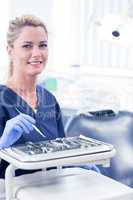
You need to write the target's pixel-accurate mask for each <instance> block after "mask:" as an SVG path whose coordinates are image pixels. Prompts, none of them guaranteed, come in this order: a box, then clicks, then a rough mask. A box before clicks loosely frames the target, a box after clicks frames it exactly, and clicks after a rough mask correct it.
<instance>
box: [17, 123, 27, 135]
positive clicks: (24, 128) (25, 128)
mask: <svg viewBox="0 0 133 200" xmlns="http://www.w3.org/2000/svg"><path fill="white" fill-rule="evenodd" d="M16 125H17V126H19V127H20V128H21V129H22V130H21V131H22V132H24V133H30V129H29V127H27V126H26V125H25V124H24V123H22V122H20V121H19V123H18V124H16Z"/></svg>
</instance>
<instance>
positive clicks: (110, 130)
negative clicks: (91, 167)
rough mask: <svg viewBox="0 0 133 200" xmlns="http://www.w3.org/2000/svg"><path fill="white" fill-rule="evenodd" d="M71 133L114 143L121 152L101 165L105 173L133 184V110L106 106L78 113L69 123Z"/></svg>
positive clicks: (132, 185)
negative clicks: (113, 109) (102, 108)
mask: <svg viewBox="0 0 133 200" xmlns="http://www.w3.org/2000/svg"><path fill="white" fill-rule="evenodd" d="M65 131H66V135H67V136H76V135H80V134H83V135H85V136H87V137H90V138H94V139H97V140H100V141H103V142H108V143H110V144H112V145H114V147H115V149H116V151H117V153H116V156H115V157H113V158H112V159H111V163H110V167H109V168H103V167H101V166H99V168H100V170H101V173H102V174H103V175H105V176H108V177H111V178H113V179H115V180H117V181H119V182H121V183H124V184H126V185H128V186H130V187H133V113H131V112H128V111H119V112H118V113H115V112H113V111H112V110H103V111H96V112H88V113H81V114H77V115H76V114H75V115H74V116H73V117H71V118H70V119H69V120H68V121H67V123H66V125H65Z"/></svg>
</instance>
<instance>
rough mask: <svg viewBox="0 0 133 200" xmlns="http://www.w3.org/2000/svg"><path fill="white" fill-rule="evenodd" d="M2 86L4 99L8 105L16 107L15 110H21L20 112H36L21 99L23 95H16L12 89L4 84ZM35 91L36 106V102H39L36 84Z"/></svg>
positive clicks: (32, 113) (31, 113)
mask: <svg viewBox="0 0 133 200" xmlns="http://www.w3.org/2000/svg"><path fill="white" fill-rule="evenodd" d="M2 87H3V88H4V89H5V91H4V100H5V101H6V103H8V104H9V105H12V106H13V107H14V109H16V112H22V113H26V114H30V115H32V116H34V115H35V114H36V112H35V111H34V109H33V108H32V107H31V106H30V105H29V104H28V103H27V102H26V101H25V100H24V99H23V97H21V96H20V95H18V94H17V93H16V92H15V91H14V90H12V89H11V88H9V87H8V86H6V85H2ZM36 92H37V107H38V104H39V94H38V86H37V87H36ZM37 107H36V109H37Z"/></svg>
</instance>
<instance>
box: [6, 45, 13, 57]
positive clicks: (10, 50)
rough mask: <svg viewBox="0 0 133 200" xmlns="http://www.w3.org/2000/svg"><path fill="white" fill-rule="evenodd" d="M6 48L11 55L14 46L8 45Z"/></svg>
mask: <svg viewBox="0 0 133 200" xmlns="http://www.w3.org/2000/svg"><path fill="white" fill-rule="evenodd" d="M6 50H7V53H8V55H9V56H11V55H12V47H9V46H7V47H6Z"/></svg>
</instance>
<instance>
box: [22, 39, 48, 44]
mask: <svg viewBox="0 0 133 200" xmlns="http://www.w3.org/2000/svg"><path fill="white" fill-rule="evenodd" d="M47 42H48V41H47V40H43V41H40V42H39V43H47ZM23 43H26V44H32V43H33V42H31V41H23Z"/></svg>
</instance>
